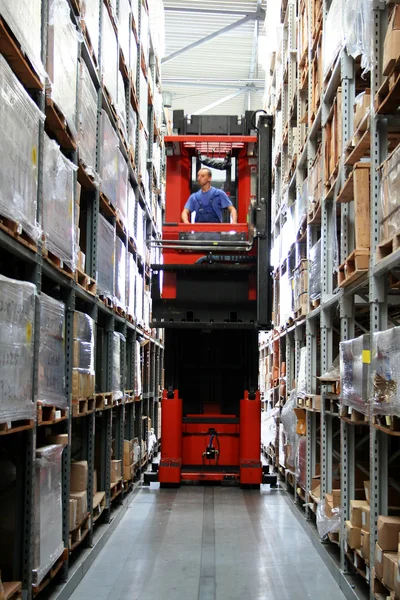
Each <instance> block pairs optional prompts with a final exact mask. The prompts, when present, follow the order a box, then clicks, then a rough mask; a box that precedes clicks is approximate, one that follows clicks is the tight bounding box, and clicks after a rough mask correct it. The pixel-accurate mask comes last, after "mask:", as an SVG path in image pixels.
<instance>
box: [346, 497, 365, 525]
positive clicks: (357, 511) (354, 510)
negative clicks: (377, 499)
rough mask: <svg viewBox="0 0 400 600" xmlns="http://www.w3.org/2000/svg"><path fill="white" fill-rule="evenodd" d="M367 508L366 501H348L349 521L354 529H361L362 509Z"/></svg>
mask: <svg viewBox="0 0 400 600" xmlns="http://www.w3.org/2000/svg"><path fill="white" fill-rule="evenodd" d="M364 506H368V502H367V501H366V500H350V521H351V524H352V525H354V527H360V529H361V527H362V508H363V507H364Z"/></svg>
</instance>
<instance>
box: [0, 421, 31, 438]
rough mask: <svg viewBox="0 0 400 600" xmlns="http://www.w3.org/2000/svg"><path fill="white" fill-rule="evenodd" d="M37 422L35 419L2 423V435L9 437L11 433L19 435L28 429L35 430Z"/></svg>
mask: <svg viewBox="0 0 400 600" xmlns="http://www.w3.org/2000/svg"><path fill="white" fill-rule="evenodd" d="M34 426H35V421H34V420H33V419H19V420H18V419H17V420H12V421H9V422H7V423H0V435H9V434H11V433H18V432H19V431H26V430H27V429H33V428H34Z"/></svg>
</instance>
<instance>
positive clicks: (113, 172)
mask: <svg viewBox="0 0 400 600" xmlns="http://www.w3.org/2000/svg"><path fill="white" fill-rule="evenodd" d="M101 131H102V148H101V175H100V176H101V186H100V187H101V191H102V192H104V194H105V195H106V196H107V199H108V201H109V202H110V204H111V205H112V206H114V207H116V206H117V186H118V144H119V141H118V136H117V133H116V131H115V129H114V127H113V126H112V124H111V121H110V119H109V118H108V116H107V113H106V112H105V111H104V110H103V111H102V113H101Z"/></svg>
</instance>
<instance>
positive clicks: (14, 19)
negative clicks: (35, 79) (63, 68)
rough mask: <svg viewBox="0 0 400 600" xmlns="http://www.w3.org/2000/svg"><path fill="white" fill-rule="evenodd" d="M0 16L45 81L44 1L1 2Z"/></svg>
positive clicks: (20, 0) (5, 0)
mask: <svg viewBox="0 0 400 600" xmlns="http://www.w3.org/2000/svg"><path fill="white" fill-rule="evenodd" d="M0 15H1V16H2V17H3V19H4V20H5V21H6V23H7V25H8V26H9V28H10V29H11V31H12V32H13V34H14V35H15V37H16V38H17V41H18V43H19V44H20V46H21V50H22V52H23V53H24V54H26V56H27V57H28V58H29V60H30V62H31V63H32V65H33V67H34V68H35V71H36V73H37V74H38V75H39V76H40V78H41V79H42V80H43V79H44V75H45V71H44V67H43V64H42V60H41V51H42V0H13V1H12V2H10V0H0Z"/></svg>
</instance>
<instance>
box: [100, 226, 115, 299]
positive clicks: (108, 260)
mask: <svg viewBox="0 0 400 600" xmlns="http://www.w3.org/2000/svg"><path fill="white" fill-rule="evenodd" d="M97 251H98V273H97V288H98V291H99V293H100V294H101V295H104V296H106V297H108V298H110V299H111V300H113V299H114V262H115V254H114V253H115V229H114V227H113V226H112V225H111V224H110V223H109V222H108V221H107V220H106V219H105V218H104V217H103V216H102V215H99V233H98V248H97Z"/></svg>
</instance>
